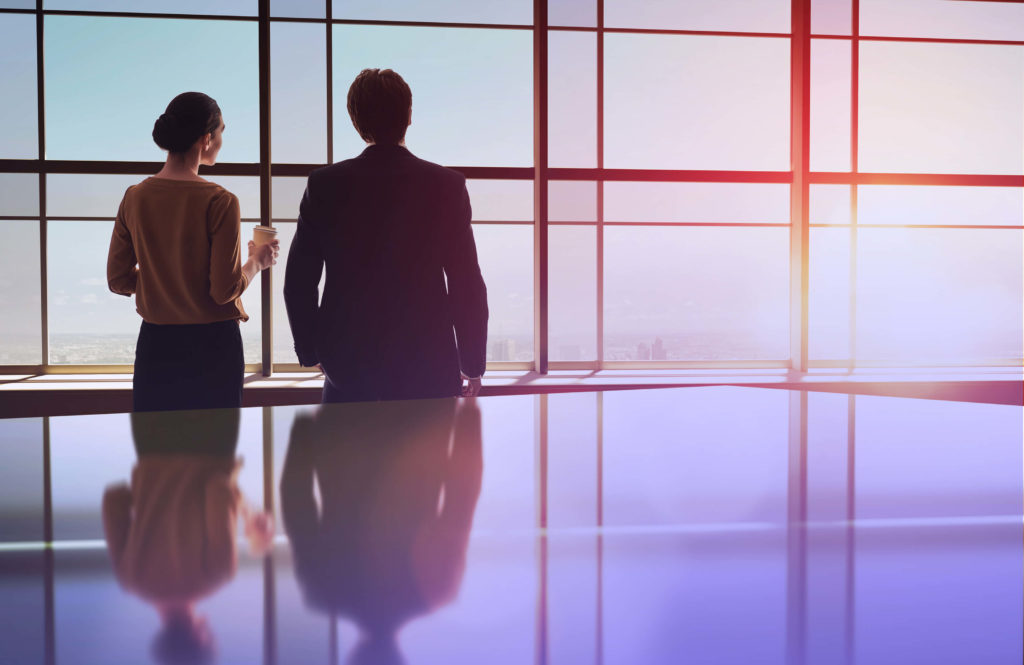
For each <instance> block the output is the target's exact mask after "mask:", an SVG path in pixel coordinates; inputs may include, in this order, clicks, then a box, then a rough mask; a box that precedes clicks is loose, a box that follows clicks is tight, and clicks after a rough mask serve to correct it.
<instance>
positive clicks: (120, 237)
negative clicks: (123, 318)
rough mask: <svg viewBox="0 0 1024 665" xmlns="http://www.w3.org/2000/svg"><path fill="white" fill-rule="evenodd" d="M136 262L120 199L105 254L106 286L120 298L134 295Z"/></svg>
mask: <svg viewBox="0 0 1024 665" xmlns="http://www.w3.org/2000/svg"><path fill="white" fill-rule="evenodd" d="M138 262H139V260H138V257H136V256H135V245H134V244H133V243H132V235H131V233H129V232H128V224H127V223H126V222H125V219H124V200H123V199H122V201H121V205H120V207H118V209H117V219H115V220H114V232H113V233H112V234H111V235H110V250H109V251H108V252H107V286H108V287H109V288H110V290H111V291H113V292H114V293H117V294H118V295H122V296H130V295H131V294H133V293H135V285H136V284H137V283H138V278H139V269H138V266H137V264H138Z"/></svg>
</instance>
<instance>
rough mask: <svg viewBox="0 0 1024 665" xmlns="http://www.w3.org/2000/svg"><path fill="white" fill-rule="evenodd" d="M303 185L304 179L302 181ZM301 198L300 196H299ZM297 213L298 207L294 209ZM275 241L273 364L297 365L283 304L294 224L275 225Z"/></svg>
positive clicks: (322, 281)
mask: <svg viewBox="0 0 1024 665" xmlns="http://www.w3.org/2000/svg"><path fill="white" fill-rule="evenodd" d="M303 183H305V179H303ZM300 196H301V194H300ZM296 211H298V207H296ZM275 226H276V228H277V239H278V240H280V241H281V254H280V256H279V257H278V259H277V265H276V266H275V267H274V268H273V270H274V279H273V282H274V320H273V325H274V362H275V363H298V362H299V358H298V356H296V355H295V340H294V339H293V338H292V329H291V327H290V326H289V325H288V309H287V308H286V307H285V304H284V268H285V265H287V263H288V250H290V249H291V247H292V240H294V239H295V227H296V225H295V224H289V223H286V222H285V223H277V224H275ZM326 275H327V271H326V270H325V271H324V272H323V274H322V275H321V277H320V286H319V287H318V288H319V289H320V295H323V293H324V277H326Z"/></svg>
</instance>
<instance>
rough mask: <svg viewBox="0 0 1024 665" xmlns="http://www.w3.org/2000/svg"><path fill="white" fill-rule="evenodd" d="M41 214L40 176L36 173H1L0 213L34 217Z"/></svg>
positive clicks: (11, 215)
mask: <svg viewBox="0 0 1024 665" xmlns="http://www.w3.org/2000/svg"><path fill="white" fill-rule="evenodd" d="M38 214H39V176H38V175H36V174H35V173H0V215H5V216H9V217H13V216H15V215H19V216H21V215H23V216H25V217H34V216H36V215H38Z"/></svg>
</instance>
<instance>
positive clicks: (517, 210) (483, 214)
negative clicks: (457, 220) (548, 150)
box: [466, 180, 533, 222]
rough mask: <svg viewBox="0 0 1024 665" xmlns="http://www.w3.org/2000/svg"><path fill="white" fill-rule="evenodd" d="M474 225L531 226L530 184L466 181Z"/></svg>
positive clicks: (531, 203) (504, 181)
mask: <svg viewBox="0 0 1024 665" xmlns="http://www.w3.org/2000/svg"><path fill="white" fill-rule="evenodd" d="M466 189H468V190H469V201H470V205H471V207H472V208H473V220H474V221H487V222H532V221H533V181H532V180H467V181H466Z"/></svg>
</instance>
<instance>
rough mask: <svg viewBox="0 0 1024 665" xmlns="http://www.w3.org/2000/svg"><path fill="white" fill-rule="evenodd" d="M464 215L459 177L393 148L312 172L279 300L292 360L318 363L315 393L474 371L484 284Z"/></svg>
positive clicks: (350, 395)
mask: <svg viewBox="0 0 1024 665" xmlns="http://www.w3.org/2000/svg"><path fill="white" fill-rule="evenodd" d="M470 215H471V212H470V204H469V194H468V192H467V191H466V179H465V177H464V176H463V175H462V174H460V173H458V172H457V171H453V170H451V169H446V168H444V167H442V166H438V165H437V164H432V163H430V162H427V161H424V160H421V159H418V158H417V157H416V156H414V155H413V154H412V153H410V152H409V151H408V150H407V149H405V148H404V147H402V146H398V145H371V146H369V147H367V148H366V150H364V151H363V153H362V154H360V155H359V156H358V157H356V158H354V159H349V160H346V161H343V162H338V163H336V164H332V165H330V166H327V167H325V168H321V169H317V170H316V171H314V172H313V173H312V174H311V175H310V176H309V181H308V183H307V186H306V192H305V194H304V195H303V197H302V203H301V205H300V208H299V219H298V228H297V230H296V233H295V239H294V240H293V241H292V246H291V250H290V251H289V253H288V266H287V269H286V272H285V281H284V299H285V305H286V306H287V309H288V320H289V322H290V324H291V329H292V335H293V337H294V339H295V352H296V354H297V355H298V357H299V362H300V363H301V364H302V365H304V366H307V367H309V366H312V365H315V364H317V363H320V364H321V365H322V366H323V368H324V372H325V374H326V376H327V381H326V382H325V384H324V401H357V400H375V399H410V398H420V397H445V396H453V395H457V394H459V391H460V390H461V386H462V379H461V378H460V375H459V371H460V369H461V371H462V372H464V373H465V374H466V375H467V376H480V375H482V374H483V372H484V362H485V357H486V344H487V290H486V288H485V286H484V281H483V278H482V276H481V275H480V266H479V264H478V263H477V254H476V243H475V242H474V240H473V231H472V229H471V227H470V223H469V222H470ZM325 265H326V267H327V280H326V283H325V284H324V294H323V299H322V300H320V301H319V302H318V296H319V293H318V288H317V287H318V284H319V281H320V275H321V271H322V269H323V267H324V266H325ZM456 335H457V337H458V343H457V344H456Z"/></svg>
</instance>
